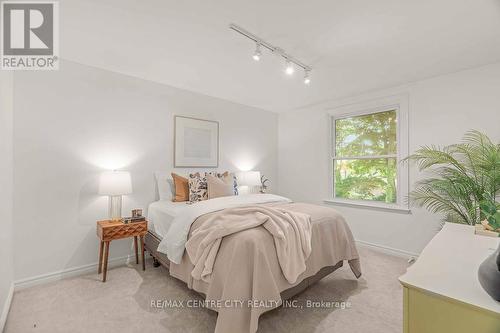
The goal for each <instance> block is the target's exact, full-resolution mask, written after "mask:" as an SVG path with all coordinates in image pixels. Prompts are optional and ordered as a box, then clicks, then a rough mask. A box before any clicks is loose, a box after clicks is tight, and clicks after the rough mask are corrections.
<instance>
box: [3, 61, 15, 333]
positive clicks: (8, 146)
mask: <svg viewBox="0 0 500 333" xmlns="http://www.w3.org/2000/svg"><path fill="white" fill-rule="evenodd" d="M12 79H13V75H12V73H10V72H5V71H0V332H1V331H2V330H3V325H4V324H5V319H6V315H7V312H8V307H9V302H10V300H9V298H10V297H11V296H12V294H11V293H12V282H13V277H14V265H13V262H12V259H13V257H12V209H13V201H12V195H13V180H12V178H13V169H12V167H13V146H12V128H13V122H12V117H13V91H12V89H13V81H12Z"/></svg>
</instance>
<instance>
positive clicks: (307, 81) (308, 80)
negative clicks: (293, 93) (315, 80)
mask: <svg viewBox="0 0 500 333" xmlns="http://www.w3.org/2000/svg"><path fill="white" fill-rule="evenodd" d="M310 83H311V74H310V71H305V72H304V84H307V85H308V84H310Z"/></svg>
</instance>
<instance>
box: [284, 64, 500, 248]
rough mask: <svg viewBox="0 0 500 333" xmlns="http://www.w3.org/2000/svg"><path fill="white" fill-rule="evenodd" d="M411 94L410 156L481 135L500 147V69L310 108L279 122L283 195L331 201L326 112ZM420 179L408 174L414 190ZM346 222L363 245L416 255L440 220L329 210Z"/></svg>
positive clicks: (416, 213)
mask: <svg viewBox="0 0 500 333" xmlns="http://www.w3.org/2000/svg"><path fill="white" fill-rule="evenodd" d="M400 93H409V97H410V133H409V139H410V152H413V151H414V150H415V149H416V148H418V147H419V146H422V145H428V144H436V145H447V144H452V143H455V142H457V141H459V140H460V139H461V137H462V135H463V134H464V133H465V132H466V131H467V130H469V129H478V130H481V131H484V132H485V133H487V134H488V135H489V136H490V137H491V138H492V139H494V140H496V141H497V142H498V141H500V63H498V64H493V65H489V66H485V67H481V68H477V69H473V70H467V71H462V72H458V73H454V74H450V75H445V76H440V77H436V78H432V79H428V80H424V81H419V82H415V83H413V84H410V85H405V86H400V87H395V88H391V89H386V90H380V91H375V92H371V93H368V94H364V95H361V96H356V97H353V98H348V99H344V100H341V101H331V102H327V103H322V104H319V105H315V106H311V107H308V108H305V109H302V110H297V111H294V112H290V113H284V114H281V115H280V119H279V140H278V142H279V143H278V149H279V163H278V166H279V167H278V170H279V184H280V187H279V192H280V193H281V194H283V195H286V196H289V197H291V198H293V199H295V200H301V201H307V202H313V203H320V204H323V202H322V200H323V199H325V198H327V197H328V195H329V186H330V184H329V177H328V176H329V175H328V172H329V171H328V165H329V163H330V161H329V142H328V140H329V130H330V128H329V121H328V116H327V112H326V110H325V109H328V108H332V107H335V106H340V105H345V104H351V103H356V102H362V101H366V100H371V99H376V98H381V97H386V96H391V95H395V94H400ZM417 177H418V173H417V172H416V170H414V169H413V168H412V169H411V170H410V183H413V182H414V181H415V179H417ZM332 207H335V208H337V209H338V210H339V211H341V212H342V213H343V214H344V215H345V216H346V218H347V221H348V222H349V225H350V226H351V228H352V230H353V233H354V235H355V237H356V238H357V239H358V240H361V241H365V242H370V243H374V244H377V245H381V246H385V247H389V248H394V249H398V250H402V251H406V252H409V253H419V252H420V251H421V249H422V248H423V247H424V246H425V245H426V244H427V242H428V241H429V240H430V238H431V237H432V236H433V235H434V234H435V232H436V231H437V230H438V227H439V220H440V218H439V217H438V216H435V215H431V214H429V213H427V212H425V211H423V210H421V209H413V210H412V214H411V215H404V214H400V213H392V212H391V213H389V212H381V211H375V210H370V209H362V208H347V207H342V206H332Z"/></svg>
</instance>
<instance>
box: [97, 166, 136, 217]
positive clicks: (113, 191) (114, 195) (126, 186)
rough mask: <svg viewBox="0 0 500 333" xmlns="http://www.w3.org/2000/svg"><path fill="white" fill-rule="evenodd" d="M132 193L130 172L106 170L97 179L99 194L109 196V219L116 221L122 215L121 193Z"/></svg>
mask: <svg viewBox="0 0 500 333" xmlns="http://www.w3.org/2000/svg"><path fill="white" fill-rule="evenodd" d="M130 193H132V180H131V178H130V172H127V171H108V172H104V173H102V174H101V177H100V179H99V194H100V195H107V196H109V219H110V220H113V221H116V220H120V219H121V217H122V216H121V215H122V195H125V194H130Z"/></svg>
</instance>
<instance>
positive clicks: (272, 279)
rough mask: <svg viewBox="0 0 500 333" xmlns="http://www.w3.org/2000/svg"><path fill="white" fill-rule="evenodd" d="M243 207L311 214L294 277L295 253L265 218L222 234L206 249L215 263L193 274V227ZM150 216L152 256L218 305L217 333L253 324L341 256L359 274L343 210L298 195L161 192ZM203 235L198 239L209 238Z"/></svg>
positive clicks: (248, 329) (329, 270) (148, 237)
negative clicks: (185, 198)
mask: <svg viewBox="0 0 500 333" xmlns="http://www.w3.org/2000/svg"><path fill="white" fill-rule="evenodd" d="M242 209H246V211H247V213H248V212H250V213H253V211H254V210H255V211H257V210H264V212H267V211H271V212H274V211H278V212H284V213H286V212H289V213H290V214H302V215H300V216H307V217H308V218H309V219H310V226H311V236H310V243H311V251H310V255H308V256H307V258H306V260H305V261H304V264H305V265H304V268H303V271H302V270H301V271H300V272H301V273H300V274H299V275H298V276H297V278H296V280H292V281H291V280H290V279H289V278H288V277H285V276H284V275H285V273H284V272H285V270H284V269H283V267H284V266H283V264H282V262H283V260H285V259H290V258H285V259H283V254H282V256H281V257H280V256H279V251H278V250H277V249H278V243H276V238H274V239H273V236H272V235H271V233H270V232H269V231H268V230H266V228H265V227H264V226H263V225H258V226H256V227H254V228H248V229H246V230H242V231H241V232H236V233H233V234H230V235H227V236H226V237H223V238H221V240H220V242H219V243H218V244H217V247H216V248H215V250H214V249H210V248H209V249H208V250H214V251H213V252H214V253H215V257H214V258H213V262H212V266H209V267H207V265H206V263H205V264H204V263H202V264H201V268H200V269H199V271H201V270H203V271H204V272H205V271H207V270H208V274H205V275H203V274H201V275H200V274H198V275H197V274H195V273H196V271H197V270H198V268H199V267H198V266H199V265H198V264H199V263H198V262H196V260H197V259H195V256H194V255H193V253H194V252H193V250H192V245H190V242H191V241H192V240H193V239H194V238H195V237H194V236H193V233H194V234H195V236H196V234H197V233H199V232H200V230H203V228H205V229H206V228H207V227H210V226H211V225H212V224H214V223H216V222H217V221H218V220H221V219H223V218H224V217H227V216H226V215H224V214H234V213H235V212H237V211H238V210H240V211H241V210H242ZM259 214H260V215H252V214H250V215H248V214H247V215H245V216H243V217H242V219H243V220H244V221H251V220H252V219H257V217H255V216H262V215H265V214H261V213H259ZM231 216H233V215H230V216H229V217H230V218H231ZM234 216H236V215H234ZM293 216H295V215H293ZM148 221H149V232H148V234H147V235H146V237H145V248H146V250H147V251H149V252H150V254H151V255H152V256H153V258H154V263H155V265H160V264H161V265H164V266H165V267H167V268H168V269H169V272H170V275H171V276H173V277H175V278H177V279H179V280H181V281H183V282H185V283H186V284H187V286H188V288H190V289H193V290H195V291H196V292H198V293H199V294H201V295H202V296H203V297H204V298H205V302H206V303H205V306H206V307H207V308H210V309H212V310H214V311H216V312H218V318H217V323H216V329H215V331H216V332H217V333H226V332H251V333H253V332H256V331H257V328H258V319H259V317H260V315H261V314H263V313H264V312H266V311H270V310H272V309H274V308H276V307H278V306H280V305H281V304H282V301H283V300H286V299H289V298H290V297H292V296H294V295H296V294H298V293H300V292H301V291H303V290H304V289H306V288H307V287H308V286H310V285H311V284H313V283H315V282H317V281H319V280H320V279H322V278H323V277H325V276H326V275H328V274H330V273H332V272H333V271H335V270H336V269H338V268H340V267H342V265H343V263H344V261H347V262H348V263H349V265H350V267H351V270H352V271H353V273H354V275H355V276H356V277H359V276H360V275H361V269H360V262H359V256H358V252H357V249H356V246H355V242H354V239H353V237H352V234H351V231H350V229H349V227H348V226H347V224H346V223H345V220H344V219H343V217H342V216H341V215H340V214H339V213H338V212H337V211H336V210H334V209H331V208H328V207H323V206H318V205H311V204H305V203H294V202H291V200H289V199H287V198H284V197H281V196H277V195H272V194H248V195H239V196H232V197H224V198H216V199H210V200H206V201H203V202H199V203H195V204H187V203H174V202H171V200H168V199H165V198H162V200H159V201H156V202H154V203H152V204H150V206H149V209H148ZM226 222H227V221H226ZM230 224H231V223H230ZM230 224H228V225H230ZM209 231H210V230H209ZM208 234H211V233H210V232H208ZM205 240H206V239H204V240H203V241H200V242H199V243H198V244H196V246H198V247H199V246H200V244H204V241H205ZM210 246H211V245H210ZM190 249H191V251H189V250H190ZM208 250H207V251H208ZM207 251H204V252H207ZM190 254H191V255H190ZM285 257H286V255H285ZM289 257H290V256H289ZM193 261H195V263H194V264H193ZM207 262H208V260H207ZM203 265H205V266H203ZM280 265H281V266H280ZM198 273H199V272H198ZM205 273H206V272H205ZM200 276H202V278H200ZM207 276H208V278H207Z"/></svg>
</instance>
